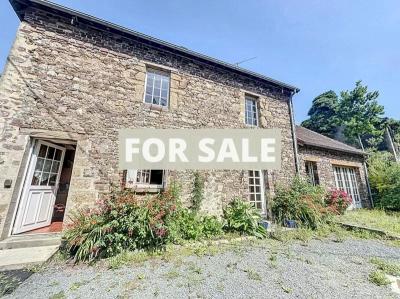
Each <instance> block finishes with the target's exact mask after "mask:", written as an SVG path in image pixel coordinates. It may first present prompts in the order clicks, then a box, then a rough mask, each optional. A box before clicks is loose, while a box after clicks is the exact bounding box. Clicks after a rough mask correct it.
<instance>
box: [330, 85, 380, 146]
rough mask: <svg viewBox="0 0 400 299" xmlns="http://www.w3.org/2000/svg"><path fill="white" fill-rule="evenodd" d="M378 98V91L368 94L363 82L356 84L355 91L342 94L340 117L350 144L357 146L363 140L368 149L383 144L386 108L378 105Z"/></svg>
mask: <svg viewBox="0 0 400 299" xmlns="http://www.w3.org/2000/svg"><path fill="white" fill-rule="evenodd" d="M378 96H379V92H378V91H372V92H368V87H367V86H366V85H365V86H363V85H362V84H361V81H357V82H356V86H355V88H354V89H353V90H351V91H348V90H346V91H342V92H341V93H340V100H339V107H338V108H339V109H338V117H339V118H340V123H342V124H343V125H344V135H345V136H346V138H347V140H348V141H349V142H350V143H352V144H355V145H357V144H358V142H359V141H360V140H362V141H364V142H366V145H367V146H368V147H376V146H377V145H378V144H379V143H380V142H382V140H383V137H384V130H383V129H382V127H381V125H380V124H381V121H382V116H383V114H384V107H383V106H382V105H379V104H378V102H377V98H378Z"/></svg>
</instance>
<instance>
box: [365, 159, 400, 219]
mask: <svg viewBox="0 0 400 299" xmlns="http://www.w3.org/2000/svg"><path fill="white" fill-rule="evenodd" d="M368 173H369V181H370V184H371V189H372V191H373V193H374V202H375V206H376V207H378V208H382V209H385V210H393V211H400V164H399V163H396V162H395V161H394V158H393V157H392V155H391V154H390V153H388V152H372V153H370V156H369V158H368Z"/></svg>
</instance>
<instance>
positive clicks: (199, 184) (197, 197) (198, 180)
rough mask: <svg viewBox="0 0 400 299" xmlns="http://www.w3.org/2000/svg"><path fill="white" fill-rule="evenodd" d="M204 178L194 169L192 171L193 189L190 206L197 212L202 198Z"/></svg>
mask: <svg viewBox="0 0 400 299" xmlns="http://www.w3.org/2000/svg"><path fill="white" fill-rule="evenodd" d="M203 192H204V179H203V177H202V176H201V174H200V173H199V172H198V171H196V172H195V173H194V182H193V191H192V206H191V209H192V210H193V211H194V212H196V213H197V212H198V211H199V210H200V207H201V203H202V201H203V198H204V194H203Z"/></svg>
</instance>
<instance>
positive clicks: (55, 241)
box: [0, 233, 61, 250]
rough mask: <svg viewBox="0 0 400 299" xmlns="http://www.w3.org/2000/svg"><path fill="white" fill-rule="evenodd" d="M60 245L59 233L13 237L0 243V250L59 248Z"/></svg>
mask: <svg viewBox="0 0 400 299" xmlns="http://www.w3.org/2000/svg"><path fill="white" fill-rule="evenodd" d="M60 244H61V234H59V233H48V234H27V235H15V236H11V237H9V238H7V239H5V240H3V241H0V250H5V249H18V248H30V247H41V246H60Z"/></svg>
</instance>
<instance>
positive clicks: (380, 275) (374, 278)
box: [368, 270, 390, 286]
mask: <svg viewBox="0 0 400 299" xmlns="http://www.w3.org/2000/svg"><path fill="white" fill-rule="evenodd" d="M368 279H369V281H370V282H372V283H374V284H376V285H377V286H385V285H388V284H390V280H389V279H388V278H387V277H386V275H385V273H384V272H383V271H380V270H376V271H373V272H371V273H370V274H369V277H368Z"/></svg>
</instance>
